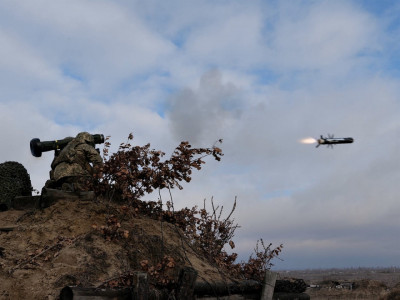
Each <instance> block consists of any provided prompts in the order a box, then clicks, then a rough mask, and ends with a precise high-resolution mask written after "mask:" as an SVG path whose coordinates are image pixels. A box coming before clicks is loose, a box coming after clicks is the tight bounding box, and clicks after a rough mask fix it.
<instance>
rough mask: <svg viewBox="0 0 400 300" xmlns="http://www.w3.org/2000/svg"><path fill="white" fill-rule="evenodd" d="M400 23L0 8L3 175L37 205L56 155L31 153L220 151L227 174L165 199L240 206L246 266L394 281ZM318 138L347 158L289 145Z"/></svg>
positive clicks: (223, 4)
mask: <svg viewBox="0 0 400 300" xmlns="http://www.w3.org/2000/svg"><path fill="white" fill-rule="evenodd" d="M399 15H400V5H399V4H397V3H396V2H393V1H333V0H331V1H245V2H243V1H217V2H216V1H190V2H189V1H177V0H171V1H168V2H167V1H155V0H154V1H152V0H149V1H145V2H143V1H122V0H121V1H104V0H98V1H90V0H83V1H82V0H80V1H77V0H69V1H57V2H55V1H50V0H37V1H27V0H26V1H22V0H21V1H3V2H1V3H0V42H1V47H0V79H1V80H0V114H1V124H2V128H3V130H2V131H1V139H2V140H3V141H4V143H5V145H6V146H5V147H2V148H1V150H0V151H1V157H2V160H3V161H7V160H13V161H18V162H20V163H22V164H23V165H24V166H25V167H26V168H27V169H28V172H29V173H30V175H31V180H32V183H33V185H34V187H35V188H36V189H40V188H41V187H42V186H43V184H44V182H45V181H46V179H47V177H48V171H49V166H50V163H51V160H52V154H51V153H48V154H47V155H43V156H42V157H41V158H40V159H39V158H34V157H32V156H31V155H30V152H29V141H30V139H32V138H35V137H38V138H40V139H41V140H53V139H59V138H63V137H66V136H74V135H76V134H77V133H78V132H80V131H89V132H92V133H103V134H105V135H110V136H111V142H112V143H113V145H114V146H117V145H119V143H120V142H123V141H125V140H126V138H127V136H128V134H129V133H130V132H133V133H134V136H135V139H134V141H135V142H136V143H137V144H139V145H143V144H146V143H148V142H150V143H151V144H152V147H154V148H156V149H161V150H164V151H165V152H166V153H171V152H172V151H173V149H174V147H175V146H176V145H178V144H179V142H180V141H182V140H188V141H190V142H191V143H192V144H193V145H194V146H199V147H200V146H201V147H206V146H210V145H212V144H213V143H214V142H215V141H216V140H217V139H219V138H223V139H224V143H223V144H222V149H223V151H224V153H225V156H224V157H223V159H222V161H221V162H215V161H213V160H210V161H208V162H207V164H206V165H205V167H204V168H203V169H202V170H201V172H199V173H197V174H195V175H194V178H193V181H192V182H191V183H190V184H185V185H184V189H183V190H182V191H179V190H176V191H174V193H173V197H174V202H175V204H176V206H177V207H184V206H189V207H192V206H194V205H202V203H203V199H208V200H209V199H211V197H213V198H214V201H215V202H216V203H218V204H220V205H224V207H225V208H226V210H229V209H228V207H231V205H232V204H233V201H234V199H235V197H236V196H237V201H238V204H237V209H236V214H235V220H236V221H237V222H238V223H239V224H240V225H241V228H240V229H238V230H237V233H236V237H235V244H236V249H235V250H236V251H237V252H238V253H239V255H240V258H241V259H246V258H247V257H248V256H249V255H250V254H251V252H252V250H253V249H254V246H255V243H256V241H257V239H259V238H262V239H264V241H266V242H272V243H273V244H274V245H279V244H281V243H283V244H284V251H283V253H282V257H281V258H282V259H283V261H276V266H275V268H278V269H291V268H323V267H359V266H362V267H364V266H365V267H374V266H390V265H395V264H397V262H398V261H399V258H400V242H399V241H398V239H397V238H396V237H397V233H398V232H399V229H400V223H399V222H398V220H399V217H400V201H398V200H399V199H398V194H399V193H398V188H397V183H398V182H399V180H400V173H399V170H400V163H399V159H398V153H399V151H398V150H399V147H400V127H399V126H400V121H399V118H398V116H399V112H400V101H399V97H400V89H399V77H400V72H399V63H400V59H399V50H400V44H399V39H398V36H399V29H400V24H399V21H398V20H399V18H398V17H399ZM328 133H330V134H335V136H336V137H353V138H354V139H355V143H354V144H352V145H339V146H337V147H335V148H334V149H333V150H331V149H326V148H324V147H320V148H318V149H315V147H314V145H304V144H301V143H299V140H301V139H302V138H306V137H310V136H311V137H319V135H321V134H323V135H326V134H328ZM114 149H115V148H114ZM157 197H158V195H148V196H147V197H145V199H148V200H156V199H157ZM163 197H165V201H166V200H168V197H169V196H168V195H163Z"/></svg>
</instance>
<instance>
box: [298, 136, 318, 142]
mask: <svg viewBox="0 0 400 300" xmlns="http://www.w3.org/2000/svg"><path fill="white" fill-rule="evenodd" d="M316 142H317V140H316V139H314V138H311V137H310V138H305V139H302V140H300V143H302V144H314V143H316Z"/></svg>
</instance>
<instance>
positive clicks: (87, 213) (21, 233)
mask: <svg viewBox="0 0 400 300" xmlns="http://www.w3.org/2000/svg"><path fill="white" fill-rule="evenodd" d="M113 216H114V219H113V220H114V221H113V223H110V219H112V218H113ZM107 220H108V221H109V223H107ZM0 228H3V229H4V230H0V282H1V284H0V299H38V300H40V299H46V300H50V299H57V297H58V296H59V294H60V290H61V289H62V288H63V287H65V286H68V285H78V286H85V287H99V286H105V285H107V284H108V283H109V282H112V280H114V281H115V278H121V277H123V276H125V275H127V274H131V273H132V271H133V270H136V271H140V270H142V268H143V266H147V267H149V266H156V265H157V264H158V263H160V262H162V261H163V258H165V257H170V258H173V259H172V263H173V268H171V269H170V271H169V273H170V274H169V275H170V276H171V277H174V278H176V277H177V276H178V274H177V272H179V270H180V269H181V268H182V267H184V266H189V267H193V268H194V269H195V270H197V272H198V279H197V280H199V281H208V282H216V281H221V280H226V277H225V276H224V275H223V274H222V273H221V272H220V271H219V270H218V269H217V268H215V267H214V266H212V265H210V264H209V263H208V262H207V260H206V259H204V258H203V257H201V256H199V255H198V254H197V253H196V251H194V250H193V249H192V248H191V246H190V242H189V241H187V240H185V239H184V238H183V233H182V232H181V231H180V230H179V229H178V228H176V227H175V226H174V225H172V224H169V223H166V222H161V221H158V220H154V219H151V218H149V217H147V216H138V215H134V214H133V212H131V211H130V210H129V209H128V208H126V207H122V208H121V206H120V205H115V204H112V203H109V202H107V201H105V200H98V201H82V200H60V201H58V202H56V203H55V204H53V205H52V206H50V207H48V208H45V209H40V210H39V209H36V210H24V211H18V210H8V211H4V212H0ZM150 283H151V282H150Z"/></svg>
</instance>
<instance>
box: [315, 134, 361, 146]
mask: <svg viewBox="0 0 400 300" xmlns="http://www.w3.org/2000/svg"><path fill="white" fill-rule="evenodd" d="M317 142H318V145H317V147H319V146H320V145H326V146H331V147H333V145H337V144H351V143H353V142H354V139H353V138H351V137H347V138H334V137H327V138H324V137H323V136H322V135H321V138H319V139H318V140H317Z"/></svg>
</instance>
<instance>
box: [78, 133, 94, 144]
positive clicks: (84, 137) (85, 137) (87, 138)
mask: <svg viewBox="0 0 400 300" xmlns="http://www.w3.org/2000/svg"><path fill="white" fill-rule="evenodd" d="M76 139H77V140H79V141H80V142H83V143H87V144H90V145H94V138H93V136H92V135H91V134H90V133H88V132H80V133H78V135H77V136H76Z"/></svg>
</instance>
